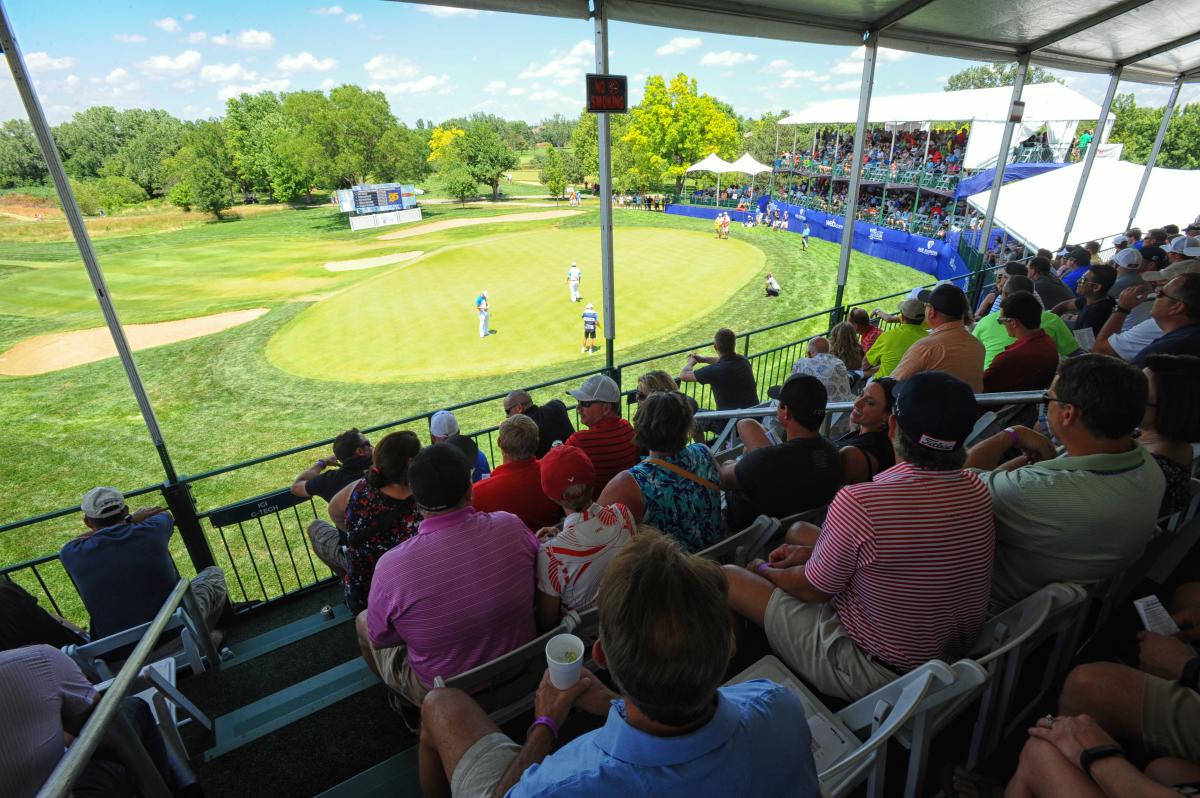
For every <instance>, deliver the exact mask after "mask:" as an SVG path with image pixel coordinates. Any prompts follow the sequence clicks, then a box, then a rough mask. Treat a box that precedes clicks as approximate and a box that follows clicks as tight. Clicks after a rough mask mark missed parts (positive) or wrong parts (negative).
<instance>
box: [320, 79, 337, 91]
mask: <svg viewBox="0 0 1200 798" xmlns="http://www.w3.org/2000/svg"><path fill="white" fill-rule="evenodd" d="M336 85H338V84H337V81H336V80H334V79H333V78H325V80H323V81H321V88H322V89H324V90H325V91H329V90H330V89H332V88H333V87H334V86H336Z"/></svg>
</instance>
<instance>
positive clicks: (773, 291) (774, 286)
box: [766, 272, 780, 297]
mask: <svg viewBox="0 0 1200 798" xmlns="http://www.w3.org/2000/svg"><path fill="white" fill-rule="evenodd" d="M766 288H767V296H768V297H774V296H779V291H780V288H779V281H778V280H776V279H775V275H774V274H772V273H771V272H767V286H766Z"/></svg>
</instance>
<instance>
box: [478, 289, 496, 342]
mask: <svg viewBox="0 0 1200 798" xmlns="http://www.w3.org/2000/svg"><path fill="white" fill-rule="evenodd" d="M489 310H490V306H489V305H488V292H487V291H480V292H479V296H477V297H475V313H476V314H477V315H478V316H479V337H480V338H487V337H488V336H489V335H491V334H492V331H491V328H490V326H489V324H488V313H489Z"/></svg>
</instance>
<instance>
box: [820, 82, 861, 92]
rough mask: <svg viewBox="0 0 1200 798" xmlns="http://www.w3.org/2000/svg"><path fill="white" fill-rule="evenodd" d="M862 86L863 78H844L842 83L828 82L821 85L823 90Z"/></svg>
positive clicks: (840, 89)
mask: <svg viewBox="0 0 1200 798" xmlns="http://www.w3.org/2000/svg"><path fill="white" fill-rule="evenodd" d="M861 87H862V81H861V80H844V81H842V82H841V83H826V84H825V85H824V86H822V87H821V91H851V90H853V89H858V88H861Z"/></svg>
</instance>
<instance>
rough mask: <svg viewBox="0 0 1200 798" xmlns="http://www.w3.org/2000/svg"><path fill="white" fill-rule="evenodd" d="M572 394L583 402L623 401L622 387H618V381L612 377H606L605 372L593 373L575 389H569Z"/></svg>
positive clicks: (614, 402)
mask: <svg viewBox="0 0 1200 798" xmlns="http://www.w3.org/2000/svg"><path fill="white" fill-rule="evenodd" d="M567 393H569V394H570V395H571V396H574V397H575V398H576V399H578V400H579V401H581V402H611V403H613V404H616V403H617V402H619V401H621V389H620V388H618V387H617V383H616V381H615V380H613V378H612V377H606V376H604V375H603V374H593V375H592V376H590V377H588V378H587V379H586V380H584V381H583V385H580V386H579V387H578V388H576V389H575V390H573V391H567Z"/></svg>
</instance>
